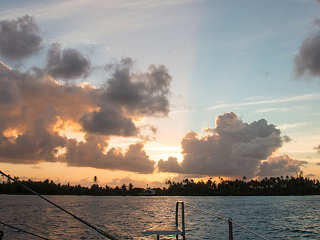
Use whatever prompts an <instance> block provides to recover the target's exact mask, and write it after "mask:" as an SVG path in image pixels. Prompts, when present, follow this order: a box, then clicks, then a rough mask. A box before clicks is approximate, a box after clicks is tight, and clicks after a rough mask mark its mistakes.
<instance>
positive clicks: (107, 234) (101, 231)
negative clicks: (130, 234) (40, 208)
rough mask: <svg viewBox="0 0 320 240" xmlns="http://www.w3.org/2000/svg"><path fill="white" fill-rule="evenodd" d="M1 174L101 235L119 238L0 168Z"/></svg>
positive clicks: (112, 239)
mask: <svg viewBox="0 0 320 240" xmlns="http://www.w3.org/2000/svg"><path fill="white" fill-rule="evenodd" d="M0 174H1V175H3V176H5V177H7V178H8V179H10V180H11V181H14V182H15V183H17V184H19V185H20V186H21V187H23V188H24V189H26V190H28V191H29V192H31V193H33V194H34V195H37V196H38V197H40V198H41V199H43V200H45V201H46V202H48V203H50V204H51V205H53V206H55V207H56V208H58V209H60V210H61V211H63V212H65V213H66V214H68V215H70V216H71V217H73V218H74V219H76V220H78V221H79V222H81V223H83V224H84V225H86V226H88V227H90V228H91V229H93V230H95V231H96V232H97V233H99V234H100V235H102V236H103V237H106V238H109V239H110V240H118V238H116V237H114V236H113V235H111V234H109V233H107V232H105V231H103V230H101V229H99V228H97V227H96V226H93V225H92V224H90V223H88V222H87V221H85V220H83V219H82V218H80V217H78V216H76V215H74V214H73V213H71V212H69V211H68V210H66V209H64V208H63V207H60V206H59V205H58V204H56V203H54V202H52V201H51V200H49V199H48V198H46V197H44V196H42V195H41V194H39V193H37V192H36V191H34V190H33V189H31V188H30V187H28V186H26V185H25V184H23V183H21V182H20V181H18V180H17V179H14V178H12V177H10V176H9V175H8V174H5V173H4V172H2V171H1V170H0Z"/></svg>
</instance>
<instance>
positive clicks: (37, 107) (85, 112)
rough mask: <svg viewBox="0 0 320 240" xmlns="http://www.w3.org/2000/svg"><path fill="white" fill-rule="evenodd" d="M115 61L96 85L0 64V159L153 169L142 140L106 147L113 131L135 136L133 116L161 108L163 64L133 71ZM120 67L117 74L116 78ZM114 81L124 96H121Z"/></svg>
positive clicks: (165, 84)
mask: <svg viewBox="0 0 320 240" xmlns="http://www.w3.org/2000/svg"><path fill="white" fill-rule="evenodd" d="M63 62H64V61H62V62H61V63H63ZM118 65H119V66H118V67H117V70H116V71H114V72H112V73H111V75H109V77H108V78H107V80H106V82H105V83H104V85H103V86H102V87H94V86H91V85H90V84H87V85H82V86H80V85H77V84H75V83H72V82H69V83H64V82H58V81H56V80H55V79H54V78H53V77H52V76H51V75H48V74H47V71H46V69H44V70H42V69H39V68H33V69H32V70H30V71H27V72H21V71H18V70H10V68H8V67H6V65H5V64H1V65H0V66H1V70H0V122H1V125H0V162H9V163H26V164H35V163H38V162H41V161H51V162H57V161H60V162H65V163H67V164H68V165H72V166H86V167H95V168H103V169H114V170H115V169H118V170H124V171H133V172H138V173H151V172H153V170H154V161H152V160H150V159H149V157H148V156H147V155H146V153H145V151H144V150H143V148H144V146H143V143H136V144H132V145H130V147H129V148H128V150H126V151H123V150H121V149H118V148H112V149H110V150H108V151H107V152H106V149H107V146H108V140H109V139H110V138H111V137H112V136H114V135H116V136H125V137H131V136H135V137H139V136H140V134H141V133H140V127H138V126H136V124H135V120H136V119H139V118H141V117H148V116H165V115H166V114H167V112H168V111H169V101H168V99H167V97H168V93H169V83H170V81H171V77H170V75H169V74H168V72H167V70H166V68H165V67H164V66H159V67H157V66H153V65H152V66H150V68H149V69H148V71H147V72H140V73H138V74H137V73H135V72H133V71H132V69H131V67H130V69H128V68H127V67H126V66H125V65H124V64H123V63H122V62H120V63H119V64H118ZM120 68H121V69H123V70H119V69H120ZM122 71H124V72H125V74H126V77H125V78H121V77H119V76H118V74H120V75H121V72H122ZM117 81H118V82H117ZM122 81H124V82H125V83H123V82H122ZM117 84H120V85H119V86H118V85H117ZM118 87H119V88H118ZM121 87H125V88H126V89H125V92H126V93H127V94H128V95H130V94H132V96H131V97H129V98H125V96H124V95H121V94H124V93H123V92H121ZM117 94H119V95H120V96H118V95H117ZM157 99H160V102H159V103H158V102H157ZM132 101H135V102H132ZM163 102H165V104H164V103H163ZM68 126H69V127H71V128H72V129H77V131H78V132H81V133H82V134H83V135H84V136H85V140H83V141H80V140H77V139H75V138H72V137H70V136H68V134H65V133H64V132H65V131H68V128H67V127H68ZM142 128H145V126H142ZM149 128H150V129H151V131H150V132H155V131H156V130H155V128H154V127H152V126H149Z"/></svg>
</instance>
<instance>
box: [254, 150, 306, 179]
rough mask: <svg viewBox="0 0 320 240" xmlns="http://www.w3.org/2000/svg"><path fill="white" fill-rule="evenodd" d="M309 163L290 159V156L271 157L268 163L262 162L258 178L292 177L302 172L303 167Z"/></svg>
mask: <svg viewBox="0 0 320 240" xmlns="http://www.w3.org/2000/svg"><path fill="white" fill-rule="evenodd" d="M307 163H308V162H306V161H299V160H295V159H292V158H290V157H289V156H288V155H282V156H276V157H270V158H268V160H267V161H265V162H262V163H261V165H260V168H259V172H258V174H257V175H258V176H260V177H272V176H291V175H296V174H297V173H299V172H300V171H301V167H302V166H304V165H306V164H307Z"/></svg>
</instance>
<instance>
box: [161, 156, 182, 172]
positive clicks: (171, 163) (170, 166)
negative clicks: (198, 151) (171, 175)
mask: <svg viewBox="0 0 320 240" xmlns="http://www.w3.org/2000/svg"><path fill="white" fill-rule="evenodd" d="M158 168H159V171H160V172H176V173H180V172H181V171H182V169H181V166H180V165H179V163H178V159H177V158H175V157H169V158H168V160H167V161H164V160H163V159H160V160H159V162H158Z"/></svg>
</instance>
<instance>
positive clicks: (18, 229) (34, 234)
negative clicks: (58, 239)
mask: <svg viewBox="0 0 320 240" xmlns="http://www.w3.org/2000/svg"><path fill="white" fill-rule="evenodd" d="M0 224H2V225H3V226H6V227H8V228H11V229H14V230H16V231H18V232H22V233H26V234H29V235H32V236H34V237H38V238H40V239H43V240H51V239H49V238H46V237H43V236H40V235H38V234H36V233H32V232H29V231H26V230H23V229H21V228H18V227H15V226H12V225H10V224H8V223H5V222H2V221H0Z"/></svg>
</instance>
